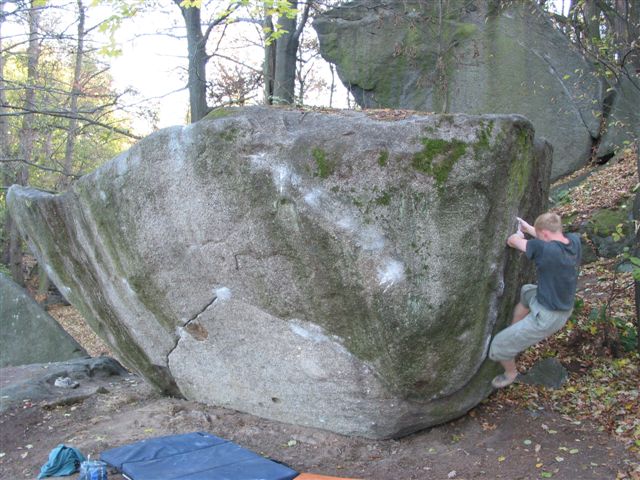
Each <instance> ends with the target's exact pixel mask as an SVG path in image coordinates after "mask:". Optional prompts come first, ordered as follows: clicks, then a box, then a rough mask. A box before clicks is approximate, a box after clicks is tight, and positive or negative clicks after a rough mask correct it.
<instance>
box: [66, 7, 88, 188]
mask: <svg viewBox="0 0 640 480" xmlns="http://www.w3.org/2000/svg"><path fill="white" fill-rule="evenodd" d="M84 35H85V31H84V5H83V4H82V0H78V43H77V46H76V64H75V68H74V70H73V85H72V87H71V100H70V102H69V114H70V119H69V127H68V132H67V142H66V145H65V151H64V166H63V169H64V170H63V171H64V178H62V182H61V184H62V186H63V187H68V186H69V184H70V183H71V178H72V175H73V151H74V148H75V144H76V137H77V135H78V119H77V118H76V117H77V116H78V97H80V76H81V74H82V61H83V58H84Z"/></svg>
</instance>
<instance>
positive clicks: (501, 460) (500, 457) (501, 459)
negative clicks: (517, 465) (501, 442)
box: [498, 455, 507, 462]
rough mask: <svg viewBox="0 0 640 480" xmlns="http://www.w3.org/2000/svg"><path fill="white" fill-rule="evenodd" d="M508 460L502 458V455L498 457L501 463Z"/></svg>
mask: <svg viewBox="0 0 640 480" xmlns="http://www.w3.org/2000/svg"><path fill="white" fill-rule="evenodd" d="M506 459H507V457H504V456H502V455H500V456H499V457H498V461H499V462H504V461H505V460H506Z"/></svg>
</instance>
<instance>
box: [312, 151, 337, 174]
mask: <svg viewBox="0 0 640 480" xmlns="http://www.w3.org/2000/svg"><path fill="white" fill-rule="evenodd" d="M311 156H312V157H313V160H314V161H315V162H316V171H315V172H314V175H315V176H316V177H320V178H329V176H330V175H332V174H333V172H334V170H335V168H336V166H335V163H334V162H333V161H332V160H331V159H329V158H328V156H327V152H325V151H324V150H323V149H321V148H318V147H314V148H313V149H312V150H311Z"/></svg>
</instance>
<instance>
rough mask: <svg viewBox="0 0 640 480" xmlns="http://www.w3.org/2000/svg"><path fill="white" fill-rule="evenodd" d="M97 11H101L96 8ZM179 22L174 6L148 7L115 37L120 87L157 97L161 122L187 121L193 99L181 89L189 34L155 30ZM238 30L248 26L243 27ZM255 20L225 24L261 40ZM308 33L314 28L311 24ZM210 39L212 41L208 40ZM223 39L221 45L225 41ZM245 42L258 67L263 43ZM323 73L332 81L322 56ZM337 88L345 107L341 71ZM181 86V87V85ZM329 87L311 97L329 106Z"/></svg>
mask: <svg viewBox="0 0 640 480" xmlns="http://www.w3.org/2000/svg"><path fill="white" fill-rule="evenodd" d="M96 13H98V12H96ZM172 22H173V23H175V24H177V26H180V27H182V25H183V20H182V17H181V14H180V11H179V10H178V8H177V7H176V6H173V9H170V10H169V14H165V13H145V14H144V15H141V16H140V17H139V18H135V19H134V20H133V21H129V22H125V23H124V24H123V25H122V27H121V28H120V30H119V31H118V34H117V37H116V39H117V43H118V45H120V46H121V48H122V51H123V54H122V55H121V56H119V57H116V58H114V59H112V60H111V74H112V76H113V78H114V81H115V82H116V86H117V88H118V89H124V88H127V87H129V86H131V87H133V88H134V89H135V90H137V91H138V92H140V93H141V95H143V96H144V98H151V99H154V100H153V101H154V102H156V103H157V105H158V108H159V110H158V112H159V122H158V124H157V126H158V127H160V128H162V127H166V126H170V125H178V124H184V123H185V122H186V119H187V108H188V103H189V98H188V92H187V91H186V89H182V88H183V87H184V86H185V85H186V65H187V60H186V51H187V41H186V38H176V37H171V36H167V35H156V34H155V32H157V31H161V30H163V29H165V28H170V27H171V24H172ZM240 30H244V33H243V32H242V31H240ZM256 32H257V30H256V26H255V25H249V24H243V25H240V24H236V25H233V26H230V27H228V28H227V32H226V35H225V39H227V38H228V39H233V38H239V37H242V36H251V35H253V36H254V39H255V40H256V41H257V33H256ZM306 34H308V35H315V32H314V31H313V29H312V28H311V26H310V25H309V26H308V33H306ZM214 38H215V37H214ZM210 44H211V42H210ZM225 44H226V45H227V47H226V50H223V51H222V52H221V53H225V54H226V55H227V56H238V55H237V51H236V54H235V55H234V52H233V48H234V46H233V45H230V44H228V42H227V43H225ZM225 44H223V45H225ZM235 48H236V49H238V48H242V55H240V58H241V60H242V61H243V62H244V63H247V64H250V65H252V66H254V67H255V68H257V69H260V68H261V63H262V56H263V51H262V49H261V48H260V47H258V46H254V47H247V46H246V44H245V43H243V45H241V46H236V47H235ZM214 61H215V59H212V60H211V61H210V62H209V65H208V69H207V75H208V79H209V80H211V79H213V78H214V74H215V66H214V64H213V62H214ZM316 64H317V65H318V69H319V75H320V76H322V77H323V78H325V80H326V82H327V84H329V83H330V70H329V64H328V63H327V62H325V61H324V60H323V59H322V58H318V59H317V60H316ZM335 81H336V87H337V88H336V93H334V97H333V106H334V107H337V108H343V107H346V106H347V101H346V97H347V90H346V89H345V88H344V86H343V85H342V83H341V82H340V80H339V79H338V76H337V74H336V76H335ZM180 89H182V90H181V91H178V90H180ZM170 92H175V93H171V94H170ZM328 96H329V88H326V90H325V91H324V92H322V93H321V94H320V95H318V94H313V93H310V94H309V95H308V99H307V100H306V101H308V103H310V104H314V105H322V106H328V104H329V98H328ZM135 128H136V130H137V131H139V133H149V132H150V129H151V127H150V126H149V125H148V124H145V123H138V124H136V125H135Z"/></svg>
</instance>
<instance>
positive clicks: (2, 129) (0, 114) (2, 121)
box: [0, 2, 13, 265]
mask: <svg viewBox="0 0 640 480" xmlns="http://www.w3.org/2000/svg"><path fill="white" fill-rule="evenodd" d="M3 23H4V2H0V52H2V51H3V42H2V38H3V37H2V25H3ZM0 78H1V79H2V80H3V81H4V55H0ZM6 104H7V95H6V93H5V89H4V88H0V158H2V159H3V160H8V159H9V151H10V148H9V126H8V123H7V119H8V118H9V117H8V116H7V115H6V114H5V113H6V108H5V107H4V105H6ZM0 165H1V166H2V167H1V169H0V170H1V171H2V185H3V187H5V188H8V187H10V186H11V184H12V183H13V178H12V177H13V175H12V171H13V167H12V166H11V164H10V163H1V164H0ZM3 221H4V234H5V236H4V237H3V238H2V239H1V240H2V245H1V246H0V249H1V254H2V258H0V261H2V263H4V264H5V265H9V263H10V259H9V248H10V247H9V245H10V242H9V238H10V237H11V229H12V228H13V222H12V221H11V216H10V215H9V213H8V212H7V213H5V218H4V219H3Z"/></svg>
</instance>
